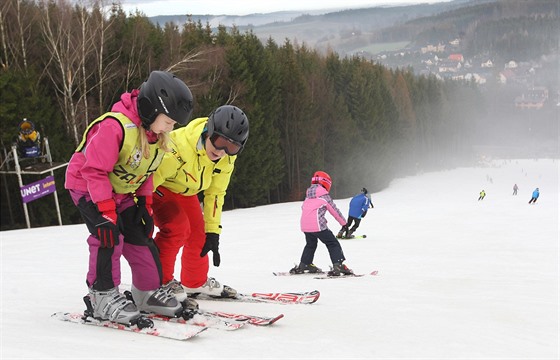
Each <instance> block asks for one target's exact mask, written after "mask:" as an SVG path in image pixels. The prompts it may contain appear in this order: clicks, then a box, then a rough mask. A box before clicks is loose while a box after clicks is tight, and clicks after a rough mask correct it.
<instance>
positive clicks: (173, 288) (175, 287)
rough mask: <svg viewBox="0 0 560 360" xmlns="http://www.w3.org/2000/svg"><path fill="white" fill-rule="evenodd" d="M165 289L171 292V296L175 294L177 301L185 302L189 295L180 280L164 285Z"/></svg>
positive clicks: (173, 280)
mask: <svg viewBox="0 0 560 360" xmlns="http://www.w3.org/2000/svg"><path fill="white" fill-rule="evenodd" d="M163 288H164V289H166V290H167V291H169V292H170V293H171V294H173V296H175V298H176V299H177V301H179V302H183V301H185V300H187V293H186V291H185V288H184V287H183V285H181V283H180V282H179V280H175V279H172V280H171V281H170V282H168V283H167V284H164V285H163Z"/></svg>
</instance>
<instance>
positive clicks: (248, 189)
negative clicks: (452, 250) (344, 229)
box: [0, 0, 484, 229]
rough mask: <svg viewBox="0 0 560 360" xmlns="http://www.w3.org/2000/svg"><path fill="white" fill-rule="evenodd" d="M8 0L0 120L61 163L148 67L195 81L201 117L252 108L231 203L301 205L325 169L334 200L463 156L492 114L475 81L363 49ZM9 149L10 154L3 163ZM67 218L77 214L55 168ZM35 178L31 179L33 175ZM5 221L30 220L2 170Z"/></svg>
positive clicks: (7, 138)
mask: <svg viewBox="0 0 560 360" xmlns="http://www.w3.org/2000/svg"><path fill="white" fill-rule="evenodd" d="M102 5H103V3H102V2H100V1H93V2H91V3H89V4H88V6H87V8H86V7H83V6H81V5H75V6H72V5H71V4H70V3H67V2H65V1H56V2H36V1H22V0H6V1H4V2H3V3H2V5H1V7H0V11H1V12H0V21H1V22H0V40H1V44H0V45H1V46H0V59H1V70H0V97H1V99H2V106H1V107H0V126H1V128H2V131H1V140H2V145H3V147H4V148H5V149H8V150H9V148H10V146H11V144H12V142H13V140H14V137H15V136H16V134H17V126H18V124H19V122H20V121H21V120H22V119H23V118H28V119H30V120H32V121H33V122H34V123H35V124H36V125H37V127H38V129H39V130H40V132H41V133H42V135H43V137H45V136H47V137H48V139H49V143H50V146H51V152H52V154H53V158H54V161H57V162H66V161H68V160H69V159H70V157H71V155H72V152H73V150H74V149H75V147H76V145H77V144H78V142H79V141H80V139H81V135H82V133H83V130H84V129H85V127H86V126H87V124H88V123H89V122H90V121H91V120H93V119H95V118H96V117H97V116H99V115H100V114H101V113H103V112H106V111H108V110H109V109H110V107H111V105H112V104H113V103H114V102H116V101H118V99H119V96H120V94H121V93H122V92H125V91H130V90H132V89H133V88H136V87H138V86H139V85H140V84H141V82H142V81H143V80H144V79H145V78H146V77H147V76H148V74H149V73H150V72H151V71H152V70H156V69H163V70H168V71H171V72H174V73H175V74H177V75H178V76H179V77H181V78H182V79H183V80H184V81H185V82H186V83H187V84H188V85H189V87H190V88H191V90H192V91H193V94H194V97H195V116H196V117H202V116H207V115H208V114H209V113H210V112H211V111H212V110H213V109H214V108H216V107H218V106H220V105H223V104H234V105H236V106H239V107H240V108H242V109H243V110H244V111H245V112H246V113H247V115H248V117H249V120H250V124H251V132H250V136H249V141H248V144H247V147H246V149H245V150H244V151H243V153H242V154H241V155H240V156H239V159H238V161H237V163H236V170H235V173H234V176H233V179H232V183H231V185H230V188H229V189H228V194H227V198H226V206H227V208H229V209H231V208H238V207H251V206H257V205H263V204H270V203H277V202H284V201H299V200H301V199H302V198H303V195H304V191H305V189H306V187H307V186H308V184H309V180H310V177H311V175H312V174H313V172H314V171H316V170H319V169H320V170H324V171H327V172H328V173H330V174H331V176H332V177H333V180H334V186H333V189H332V193H333V195H334V197H347V196H350V195H352V194H354V193H356V192H357V191H359V190H360V189H361V188H362V187H364V186H365V187H367V188H368V189H369V190H370V191H371V192H375V191H378V190H380V189H382V188H384V187H385V186H387V185H388V183H389V182H390V181H391V180H392V179H394V178H395V177H396V176H402V175H408V174H414V173H416V172H417V171H422V170H428V169H434V168H442V167H446V166H452V165H453V164H456V162H455V163H453V162H452V161H456V160H458V159H462V158H463V159H464V158H465V157H466V156H468V149H469V147H470V142H471V140H472V138H471V134H472V130H473V129H472V126H471V125H470V124H471V122H470V119H473V118H476V117H478V116H479V115H480V113H481V112H482V111H483V108H484V106H483V101H482V99H481V96H480V94H479V93H478V91H477V89H476V87H475V86H473V85H471V84H459V83H454V82H440V81H438V80H436V79H435V78H432V77H418V76H415V75H414V74H413V73H412V72H411V71H408V70H406V69H402V70H397V71H392V70H389V69H386V68H384V67H382V66H379V65H376V64H374V63H371V62H369V61H366V60H364V59H361V58H358V57H354V58H341V57H340V56H338V55H337V54H336V53H330V54H328V55H327V56H324V55H321V54H319V53H317V52H316V51H314V50H313V49H310V48H307V47H306V46H304V45H298V44H293V43H291V42H290V41H285V42H284V43H283V44H277V43H275V42H274V41H272V40H269V41H268V42H267V43H265V44H263V43H262V42H261V41H260V40H259V39H258V38H257V37H256V36H255V35H254V34H253V33H251V32H244V33H241V32H240V31H239V30H237V29H235V28H234V29H229V30H228V29H226V28H225V27H219V28H218V29H211V28H210V27H209V25H208V24H206V25H205V24H202V23H201V22H193V21H190V22H187V23H186V24H185V25H184V26H181V27H179V26H178V25H176V24H173V23H168V24H166V25H165V26H163V27H160V26H157V25H154V24H152V23H151V22H150V21H149V19H148V18H147V17H146V16H144V15H143V14H140V13H135V14H125V13H124V12H123V10H122V8H120V6H118V5H113V6H112V7H108V8H106V7H103V6H102ZM5 156H6V153H3V154H2V162H4V159H5ZM55 175H56V183H57V189H58V193H59V198H60V200H61V211H62V217H63V223H65V224H68V223H77V222H80V221H81V219H80V217H79V214H78V213H77V212H76V210H75V208H74V206H73V205H72V204H71V201H70V199H69V196H68V193H67V192H66V191H65V190H64V189H63V184H64V170H56V171H55ZM36 180H38V178H37V177H33V176H30V175H29V176H26V177H24V183H26V184H27V183H30V182H32V181H36ZM2 183H3V184H2V187H1V189H0V191H1V207H2V212H1V216H2V229H8V228H17V227H23V226H25V222H24V220H23V209H22V207H21V199H20V196H19V192H18V191H17V189H18V186H19V185H18V183H17V181H16V179H15V176H11V175H3V176H2ZM28 205H29V212H30V218H31V223H32V225H33V226H45V225H55V224H57V217H56V214H55V211H54V210H53V209H54V206H53V203H52V200H51V199H49V198H48V197H45V198H42V199H40V200H37V201H34V202H32V203H30V204H28Z"/></svg>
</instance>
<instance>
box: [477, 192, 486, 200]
mask: <svg viewBox="0 0 560 360" xmlns="http://www.w3.org/2000/svg"><path fill="white" fill-rule="evenodd" d="M485 196H486V192H484V190H482V191H481V192H480V196H479V197H478V201H480V200H484V197H485Z"/></svg>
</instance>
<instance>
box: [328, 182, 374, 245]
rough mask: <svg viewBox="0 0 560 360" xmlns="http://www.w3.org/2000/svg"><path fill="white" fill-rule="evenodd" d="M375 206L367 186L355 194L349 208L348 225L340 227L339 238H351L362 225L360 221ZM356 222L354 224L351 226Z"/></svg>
mask: <svg viewBox="0 0 560 360" xmlns="http://www.w3.org/2000/svg"><path fill="white" fill-rule="evenodd" d="M370 207H371V208H373V203H372V202H371V198H370V197H369V194H368V190H367V189H366V188H362V192H360V193H359V194H358V195H356V196H354V197H353V198H352V200H350V207H349V209H348V222H347V223H346V225H344V226H343V227H342V229H340V231H339V232H338V235H337V236H336V237H337V238H339V239H340V238H343V237H344V238H346V239H350V238H351V237H352V234H353V233H354V232H355V231H356V230H357V229H358V227H359V226H360V222H361V221H362V218H364V217H366V214H367V212H368V210H369V208H370ZM352 222H353V223H354V226H352V228H350V226H351V225H352Z"/></svg>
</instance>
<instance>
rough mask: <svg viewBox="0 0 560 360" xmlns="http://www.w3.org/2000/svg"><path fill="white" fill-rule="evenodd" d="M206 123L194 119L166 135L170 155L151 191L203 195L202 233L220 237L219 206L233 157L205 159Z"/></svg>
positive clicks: (161, 167) (160, 167) (159, 170)
mask: <svg viewBox="0 0 560 360" xmlns="http://www.w3.org/2000/svg"><path fill="white" fill-rule="evenodd" d="M207 122H208V118H198V119H194V120H192V121H191V122H190V123H189V124H188V125H187V126H185V127H183V128H179V129H176V130H173V131H172V132H171V133H170V137H171V152H168V153H166V154H165V156H164V158H163V161H162V163H161V165H160V166H159V168H158V169H157V171H156V172H155V174H154V189H157V187H158V186H160V185H161V186H163V187H165V188H167V189H169V190H170V191H172V192H174V193H177V194H181V195H184V196H192V195H196V194H198V193H199V192H201V191H204V201H203V205H204V206H203V211H204V224H205V225H204V226H205V232H212V233H216V234H220V233H221V226H220V222H221V217H222V206H223V204H224V197H225V195H226V190H227V187H228V185H229V181H230V179H231V174H232V172H233V169H234V163H235V159H236V158H237V156H230V155H227V154H226V155H225V156H224V157H223V158H221V159H220V160H218V161H216V162H214V161H212V160H210V158H208V155H206V150H205V148H204V142H205V137H204V136H203V133H205V132H206V124H207Z"/></svg>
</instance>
